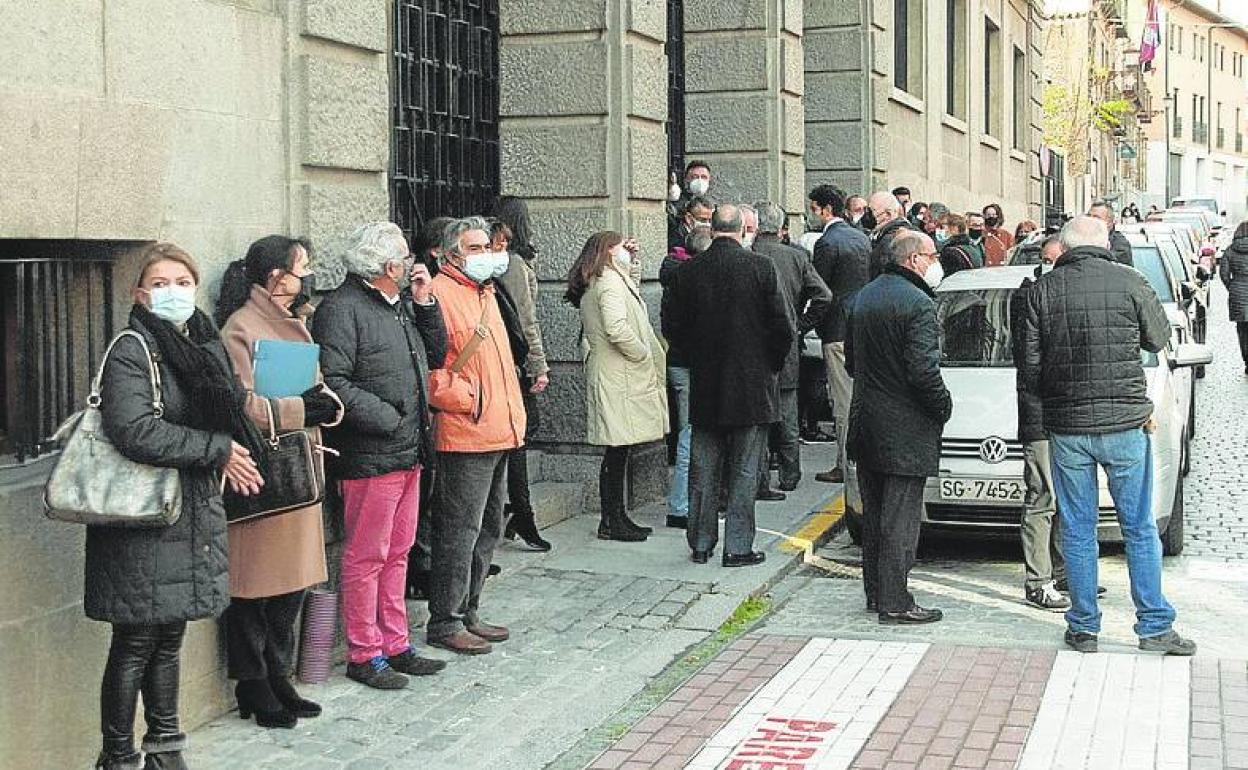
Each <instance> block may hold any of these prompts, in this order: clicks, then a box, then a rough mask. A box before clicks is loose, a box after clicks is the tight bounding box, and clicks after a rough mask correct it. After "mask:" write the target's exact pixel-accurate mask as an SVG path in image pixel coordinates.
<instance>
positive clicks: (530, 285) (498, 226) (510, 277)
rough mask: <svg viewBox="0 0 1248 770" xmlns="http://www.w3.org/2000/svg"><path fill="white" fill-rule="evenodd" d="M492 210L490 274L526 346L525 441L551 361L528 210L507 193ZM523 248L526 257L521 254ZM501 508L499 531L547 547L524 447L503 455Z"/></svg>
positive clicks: (522, 361) (522, 360)
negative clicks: (503, 520)
mask: <svg viewBox="0 0 1248 770" xmlns="http://www.w3.org/2000/svg"><path fill="white" fill-rule="evenodd" d="M494 215H495V216H497V217H499V218H498V219H497V220H496V221H495V222H494V224H493V225H492V229H491V232H490V248H491V250H492V251H493V252H494V254H495V255H496V256H497V257H499V258H500V263H499V268H500V269H501V272H500V273H499V274H498V275H496V276H495V278H494V280H495V282H496V283H497V284H498V287H499V289H500V290H501V291H502V293H503V294H506V295H507V297H508V299H509V300H510V301H511V303H512V305H513V306H514V307H515V310H516V316H517V320H518V321H519V326H520V331H521V333H522V335H523V338H524V341H525V348H526V349H527V350H526V352H525V355H524V356H523V357H520V356H516V364H517V365H518V366H519V369H520V394H521V396H522V397H523V398H524V411H525V414H526V415H527V416H528V423H527V427H526V428H525V431H526V435H525V443H526V444H527V443H528V442H529V441H530V440H531V437H532V435H533V433H535V432H536V431H537V429H538V426H539V425H540V419H541V415H540V412H539V411H538V403H537V394H538V393H541V392H542V391H544V390H546V386H547V385H549V384H550V366H549V365H548V364H547V363H546V351H545V348H544V346H543V345H542V329H541V326H539V325H538V322H537V273H536V272H535V271H534V270H533V268H532V267H531V265H530V260H532V259H533V258H535V257H536V254H537V249H536V248H535V247H534V246H533V245H532V244H531V243H527V241H528V239H529V221H528V219H529V213H528V208H527V207H526V206H525V205H524V201H522V200H520V199H519V198H512V197H510V196H505V197H503V198H500V199H499V201H498V203H497V204H495V206H494ZM517 233H523V235H522V236H521V235H517ZM513 244H514V246H513ZM526 253H527V254H529V256H528V257H525V256H524V254H526ZM516 352H518V351H516ZM504 514H505V515H506V516H507V525H506V527H505V529H504V530H503V537H505V538H507V539H508V540H514V539H515V537H516V535H519V536H520V539H521V540H523V541H524V542H525V544H526V545H528V546H529V547H530V548H532V549H533V550H535V551H549V550H550V542H549V541H547V540H546V539H545V538H543V537H542V536H541V534H539V533H538V531H537V520H536V518H535V516H534V512H533V501H532V499H531V497H530V495H529V464H528V450H527V449H525V448H524V447H520V448H519V449H515V450H513V451H512V452H511V453H510V454H509V455H508V456H507V506H506V508H505V510H504Z"/></svg>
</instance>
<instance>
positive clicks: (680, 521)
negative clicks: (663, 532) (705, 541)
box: [667, 513, 689, 529]
mask: <svg viewBox="0 0 1248 770" xmlns="http://www.w3.org/2000/svg"><path fill="white" fill-rule="evenodd" d="M667 526H669V527H671V528H672V529H688V528H689V517H688V516H677V515H676V514H674V513H669V514H667Z"/></svg>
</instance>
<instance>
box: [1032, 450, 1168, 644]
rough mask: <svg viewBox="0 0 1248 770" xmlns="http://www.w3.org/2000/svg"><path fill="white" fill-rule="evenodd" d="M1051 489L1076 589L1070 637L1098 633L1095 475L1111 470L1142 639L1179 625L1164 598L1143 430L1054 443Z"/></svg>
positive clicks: (1072, 594) (1072, 592)
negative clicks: (1079, 633) (1054, 493)
mask: <svg viewBox="0 0 1248 770" xmlns="http://www.w3.org/2000/svg"><path fill="white" fill-rule="evenodd" d="M1049 438H1050V440H1051V442H1052V449H1053V486H1054V491H1055V492H1056V493H1057V509H1058V511H1060V515H1061V517H1062V527H1061V530H1062V550H1063V553H1064V555H1065V556H1066V579H1067V582H1068V583H1069V585H1070V611H1069V612H1067V613H1066V623H1067V625H1068V626H1070V630H1072V631H1079V632H1083V633H1088V634H1096V633H1100V630H1101V611H1100V609H1099V608H1098V607H1097V605H1096V585H1097V564H1096V560H1097V557H1098V555H1099V548H1098V544H1097V540H1096V523H1097V514H1098V497H1099V493H1098V490H1097V480H1096V468H1097V466H1098V465H1099V466H1101V467H1102V468H1104V469H1105V476H1106V478H1107V479H1108V480H1109V493H1110V496H1111V497H1113V499H1114V507H1115V508H1116V509H1117V511H1118V524H1119V526H1120V527H1121V528H1122V537H1123V540H1124V542H1125V544H1126V552H1127V572H1128V574H1129V575H1130V577H1131V601H1133V602H1135V618H1136V623H1135V633H1136V635H1137V636H1141V637H1147V636H1158V635H1160V634H1164V633H1166V632H1167V631H1169V630H1170V626H1171V624H1172V623H1174V608H1173V607H1171V606H1170V603H1169V602H1167V601H1166V597H1165V596H1163V595H1162V593H1161V538H1160V537H1159V536H1158V534H1157V522H1156V521H1154V520H1153V511H1152V497H1153V457H1152V453H1151V452H1150V451H1149V443H1150V440H1149V437H1148V435H1147V434H1145V433H1144V432H1143V431H1142V430H1140V429H1138V428H1137V429H1135V430H1128V431H1122V432H1121V433H1106V434H1103V435H1086V436H1077V435H1059V434H1053V435H1051V436H1050V437H1049Z"/></svg>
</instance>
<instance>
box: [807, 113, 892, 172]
mask: <svg viewBox="0 0 1248 770" xmlns="http://www.w3.org/2000/svg"><path fill="white" fill-rule="evenodd" d="M821 128H822V129H823V130H820V131H819V132H818V134H817V135H816V136H813V137H811V140H810V141H809V142H808V143H807V145H806V165H808V166H810V167H811V168H817V169H827V170H833V171H839V170H843V169H853V168H859V167H860V166H861V165H862V157H863V152H864V149H865V148H864V145H863V141H862V139H863V137H862V124H861V123H844V124H836V125H827V126H822V127H821ZM876 144H877V146H878V145H879V144H883V142H877V143H876Z"/></svg>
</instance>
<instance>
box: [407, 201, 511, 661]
mask: <svg viewBox="0 0 1248 770" xmlns="http://www.w3.org/2000/svg"><path fill="white" fill-rule="evenodd" d="M494 266H495V262H494V257H493V255H492V254H491V253H490V234H489V224H488V223H487V222H486V221H485V220H484V219H482V218H480V217H468V218H466V219H460V220H456V221H455V222H452V223H451V224H450V225H448V226H447V228H446V231H445V233H444V235H443V238H442V268H441V270H440V271H439V272H438V275H437V277H435V278H434V279H433V293H434V295H435V296H436V297H437V299H438V306H439V307H440V308H441V310H442V317H443V319H444V320H445V322H446V330H447V338H448V345H447V353H446V366H445V367H444V368H440V369H437V370H435V371H434V372H433V375H432V377H431V378H430V383H429V400H430V403H431V404H432V405H433V407H434V408H435V409H437V417H436V419H437V430H436V431H435V433H436V434H437V450H438V471H437V475H436V476H435V477H434V480H433V499H434V506H433V508H434V515H433V519H432V523H433V571H432V573H431V575H430V578H429V623H428V626H427V627H426V632H425V635H426V638H427V640H428V642H429V644H431V645H434V646H435V647H442V648H444V649H447V650H450V651H452V652H457V653H460V654H461V655H481V654H483V653H487V652H490V651H491V649H492V644H493V643H495V642H504V641H506V640H507V639H508V638H509V637H510V632H509V631H508V630H507V629H506V628H504V627H503V626H496V625H491V624H489V623H486V622H485V621H484V620H482V619H481V616H480V613H479V609H478V605H479V603H480V600H481V589H482V588H483V587H484V586H485V578H486V576H487V574H488V571H489V568H490V561H491V559H492V558H493V556H494V547H495V546H496V545H497V544H498V541H499V538H501V537H502V534H503V504H504V503H505V502H506V501H507V455H508V454H509V453H510V452H511V451H512V450H513V449H516V448H517V447H520V446H522V445H523V444H524V433H525V428H526V427H527V416H526V414H525V411H524V399H523V397H522V396H521V394H520V378H519V377H518V375H517V373H516V365H515V361H514V359H513V357H512V353H511V345H510V343H509V342H508V337H507V326H506V324H505V323H504V322H503V316H502V311H501V310H500V308H499V301H498V297H497V296H496V295H495V287H494V283H493V281H491V280H490V279H491V278H492V277H493V275H494Z"/></svg>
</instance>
